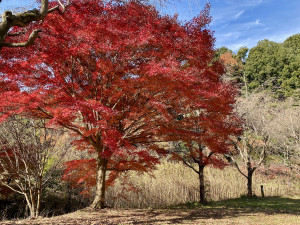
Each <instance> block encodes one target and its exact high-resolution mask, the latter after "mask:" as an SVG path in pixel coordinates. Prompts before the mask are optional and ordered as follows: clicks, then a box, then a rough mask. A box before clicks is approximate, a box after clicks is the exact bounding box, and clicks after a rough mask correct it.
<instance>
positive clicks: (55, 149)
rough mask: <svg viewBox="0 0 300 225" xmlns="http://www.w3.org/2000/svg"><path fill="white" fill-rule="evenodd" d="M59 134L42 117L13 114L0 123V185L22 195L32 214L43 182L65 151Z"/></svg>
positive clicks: (38, 206) (34, 214) (36, 213)
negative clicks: (20, 116)
mask: <svg viewBox="0 0 300 225" xmlns="http://www.w3.org/2000/svg"><path fill="white" fill-rule="evenodd" d="M61 135H62V131H60V132H58V131H55V130H53V129H50V128H46V127H45V121H44V120H32V119H25V118H16V117H15V118H11V119H9V120H8V121H7V122H4V123H2V124H1V125H0V184H1V185H3V186H5V187H7V188H9V189H10V190H12V191H14V192H16V193H19V194H21V195H23V196H24V197H25V199H26V202H27V205H28V207H29V210H30V215H31V217H37V216H38V215H39V209H40V203H41V196H42V191H43V189H44V187H45V184H46V183H47V181H48V180H49V179H50V178H51V175H52V173H53V171H54V170H55V168H56V167H57V165H58V164H59V162H60V161H61V159H62V157H63V156H64V154H65V152H66V150H67V148H66V147H65V146H64V145H63V144H60V143H59V138H60V136H61Z"/></svg>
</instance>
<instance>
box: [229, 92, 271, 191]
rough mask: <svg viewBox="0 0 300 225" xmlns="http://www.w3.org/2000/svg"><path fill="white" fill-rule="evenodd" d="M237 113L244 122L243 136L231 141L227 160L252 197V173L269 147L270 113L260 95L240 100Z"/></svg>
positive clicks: (264, 156)
mask: <svg viewBox="0 0 300 225" xmlns="http://www.w3.org/2000/svg"><path fill="white" fill-rule="evenodd" d="M237 111H238V114H239V115H240V117H241V118H242V119H243V120H244V124H243V134H242V135H241V136H240V137H238V138H233V139H232V143H233V145H234V150H233V151H231V153H230V154H229V155H228V159H229V161H230V162H232V163H233V164H234V165H235V166H236V168H237V169H238V171H239V172H240V173H241V174H242V175H243V176H244V177H245V178H246V179H247V195H248V196H252V195H253V191H252V177H253V173H254V171H255V170H256V169H257V168H258V167H259V166H260V165H261V164H262V163H263V162H264V160H265V159H266V154H267V150H268V147H269V136H270V135H269V133H268V131H267V128H268V126H269V124H270V121H271V118H272V113H271V112H270V108H269V107H268V106H267V105H266V104H265V99H264V97H263V96H262V94H252V95H250V96H248V97H247V98H246V99H240V100H239V101H238V103H237ZM241 164H242V165H243V166H241Z"/></svg>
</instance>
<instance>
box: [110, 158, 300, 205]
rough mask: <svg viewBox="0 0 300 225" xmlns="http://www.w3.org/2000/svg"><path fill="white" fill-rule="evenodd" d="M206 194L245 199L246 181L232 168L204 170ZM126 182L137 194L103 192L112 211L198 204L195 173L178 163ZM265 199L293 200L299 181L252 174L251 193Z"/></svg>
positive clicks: (115, 188) (133, 175) (116, 188)
mask: <svg viewBox="0 0 300 225" xmlns="http://www.w3.org/2000/svg"><path fill="white" fill-rule="evenodd" d="M204 173H205V178H206V194H207V198H208V200H209V201H218V200H222V199H228V198H238V197H240V196H241V195H246V189H247V183H246V182H247V180H246V178H244V177H243V176H242V175H241V174H240V173H238V171H237V170H236V169H235V168H234V167H226V168H225V169H223V170H219V169H216V168H212V167H206V168H205V170H204ZM127 179H128V180H127V182H131V183H133V184H134V186H135V187H136V188H137V189H138V190H139V191H138V192H134V191H125V192H124V193H123V194H122V195H123V197H120V190H121V189H122V185H121V184H120V182H119V181H117V182H116V183H115V185H114V186H113V187H109V188H108V190H107V197H106V201H107V205H109V206H112V207H116V208H147V207H151V208H157V207H165V206H170V205H174V204H180V203H186V202H196V201H198V200H199V192H198V189H199V188H198V187H199V181H198V176H197V174H196V173H195V172H193V171H192V170H190V169H189V168H187V167H185V166H184V165H182V164H181V163H174V162H168V161H164V162H162V163H161V164H160V165H158V166H157V170H155V171H154V172H153V176H152V175H149V174H137V173H135V172H130V173H129V176H128V178H127ZM260 185H264V192H265V196H293V195H297V194H298V195H299V194H300V181H299V180H297V179H296V178H293V177H286V176H274V178H272V179H270V178H269V177H268V176H266V175H264V174H262V173H260V172H259V171H256V172H255V173H254V176H253V191H254V194H255V195H257V196H260V195H261V192H260Z"/></svg>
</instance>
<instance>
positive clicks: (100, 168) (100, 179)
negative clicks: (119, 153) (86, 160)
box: [91, 155, 107, 209]
mask: <svg viewBox="0 0 300 225" xmlns="http://www.w3.org/2000/svg"><path fill="white" fill-rule="evenodd" d="M97 163H98V165H97V183H96V193H95V198H94V201H93V203H92V204H91V208H93V209H103V208H105V189H106V186H105V177H106V171H107V159H104V158H102V157H101V156H100V155H99V158H98V160H97Z"/></svg>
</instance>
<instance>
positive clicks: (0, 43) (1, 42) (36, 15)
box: [0, 0, 70, 50]
mask: <svg viewBox="0 0 300 225" xmlns="http://www.w3.org/2000/svg"><path fill="white" fill-rule="evenodd" d="M56 1H57V3H58V4H57V5H56V6H54V7H52V8H49V1H48V0H41V7H40V9H32V10H28V11H24V12H21V13H17V14H13V13H12V12H11V11H5V12H4V13H3V14H2V20H1V23H0V50H1V49H2V48H3V47H27V46H29V45H32V44H33V43H34V41H35V39H36V38H38V37H39V33H40V32H41V31H42V30H40V29H36V30H34V31H32V32H31V34H30V35H29V37H28V39H27V41H26V42H23V43H10V42H6V38H7V37H9V36H19V35H26V34H27V31H26V27H27V26H28V25H29V24H30V23H32V22H34V21H40V20H43V19H44V18H45V17H46V16H47V15H48V14H49V13H51V12H54V11H58V12H59V13H63V12H64V11H65V10H66V7H67V6H68V5H69V4H70V0H66V1H65V2H64V1H62V0H56ZM12 27H22V28H24V29H23V31H20V32H16V33H11V32H10V31H11V28H12Z"/></svg>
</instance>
